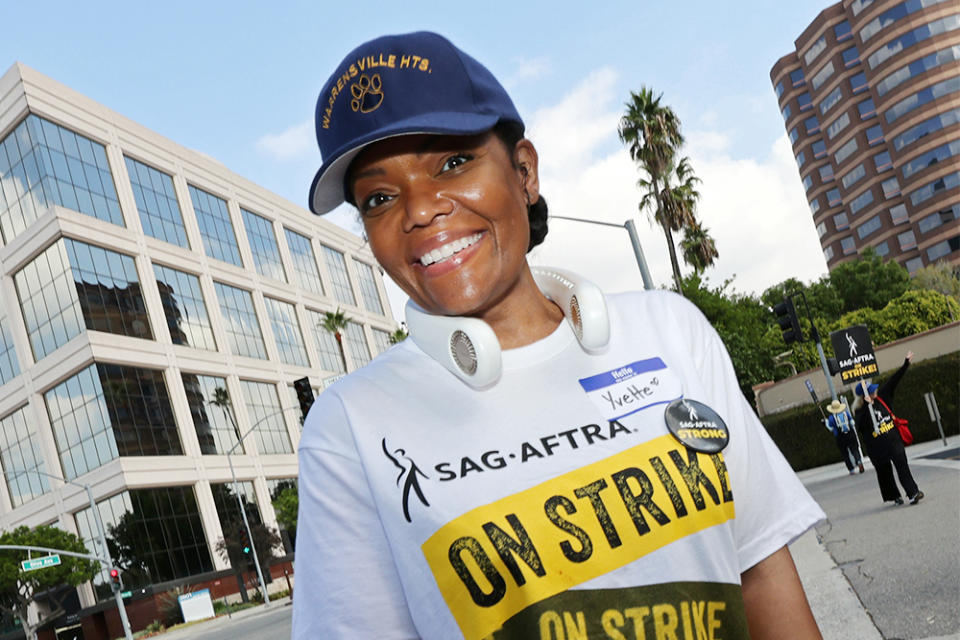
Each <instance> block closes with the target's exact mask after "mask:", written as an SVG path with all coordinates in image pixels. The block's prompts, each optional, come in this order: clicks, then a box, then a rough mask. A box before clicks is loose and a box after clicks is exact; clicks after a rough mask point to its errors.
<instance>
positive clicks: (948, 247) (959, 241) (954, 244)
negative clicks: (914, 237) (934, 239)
mask: <svg viewBox="0 0 960 640" xmlns="http://www.w3.org/2000/svg"><path fill="white" fill-rule="evenodd" d="M957 250H960V236H954V237H953V238H950V239H949V240H944V241H943V242H938V243H937V244H935V245H933V246H932V247H930V248H929V249H927V262H928V263H929V264H933V263H934V262H936V261H937V260H939V259H940V258H945V257H947V256H948V255H950V254H951V253H953V252H954V251H957Z"/></svg>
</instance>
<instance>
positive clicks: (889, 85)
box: [876, 45, 960, 97]
mask: <svg viewBox="0 0 960 640" xmlns="http://www.w3.org/2000/svg"><path fill="white" fill-rule="evenodd" d="M957 60H960V45H953V46H952V47H947V48H946V49H943V50H942V51H937V52H935V53H931V54H930V55H927V56H924V57H922V58H920V59H919V60H914V61H913V62H911V63H910V64H905V65H903V66H902V67H900V68H899V69H897V70H896V71H893V72H891V73H890V74H888V75H887V77H885V78H884V79H883V80H881V81H880V82H878V83H877V84H876V89H877V95H878V96H880V97H883V96H884V95H886V94H887V92H889V91H890V90H891V89H894V88H895V87H898V86H900V84H901V83H903V82H906V81H907V80H909V79H910V78H915V77H917V76H919V75H920V74H922V73H925V72H927V71H930V70H931V69H936V68H937V67H939V66H941V65H944V64H948V63H951V62H956V61H957Z"/></svg>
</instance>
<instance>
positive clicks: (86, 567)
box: [0, 525, 100, 640]
mask: <svg viewBox="0 0 960 640" xmlns="http://www.w3.org/2000/svg"><path fill="white" fill-rule="evenodd" d="M0 545H19V546H28V547H29V546H32V547H48V548H50V549H60V550H63V551H73V552H76V553H89V552H88V551H87V548H86V547H85V546H84V544H83V542H82V541H81V540H80V539H79V538H78V537H77V536H75V535H74V534H72V533H68V532H66V531H63V530H62V529H58V528H56V527H52V526H48V525H43V526H39V527H36V528H34V529H31V528H29V527H17V528H16V529H14V530H12V531H4V532H3V533H2V534H0ZM33 555H34V556H37V555H45V552H34V553H33ZM27 557H28V552H26V551H17V550H6V549H3V550H0V611H3V612H4V613H6V614H8V615H11V616H16V617H17V618H18V619H19V620H20V625H21V626H22V627H23V632H24V634H25V635H26V637H27V640H36V637H37V629H38V628H40V627H41V626H43V625H44V624H45V623H46V622H48V621H49V620H52V619H53V618H56V617H58V616H60V615H62V614H63V613H64V608H63V602H64V600H65V599H66V597H67V596H69V595H70V592H71V590H72V589H71V587H76V586H77V585H79V584H82V583H84V582H87V581H88V580H91V579H93V576H94V574H96V572H97V571H98V570H99V568H100V564H99V563H98V562H95V561H93V560H87V559H85V558H75V557H72V556H67V555H62V556H60V564H59V565H56V566H54V567H47V568H45V569H35V570H33V571H24V570H23V569H22V567H21V565H20V562H21V561H23V560H26V559H27ZM38 600H41V601H42V602H43V604H44V606H40V607H38V610H39V618H38V619H37V620H36V621H34V622H32V623H31V621H30V619H29V618H28V616H27V612H28V610H29V609H30V605H31V604H33V603H34V602H37V601H38Z"/></svg>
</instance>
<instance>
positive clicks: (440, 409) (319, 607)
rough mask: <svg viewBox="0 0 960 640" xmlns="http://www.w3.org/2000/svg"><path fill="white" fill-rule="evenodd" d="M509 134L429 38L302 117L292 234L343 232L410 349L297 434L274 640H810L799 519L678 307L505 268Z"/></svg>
mask: <svg viewBox="0 0 960 640" xmlns="http://www.w3.org/2000/svg"><path fill="white" fill-rule="evenodd" d="M523 130H524V127H523V121H522V120H521V118H520V116H519V114H518V113H517V112H516V109H515V108H514V106H513V104H512V102H511V100H510V98H509V96H507V94H506V92H505V91H504V89H503V87H502V86H501V85H500V84H499V83H498V82H497V81H496V79H495V78H494V77H493V76H492V75H491V74H490V72H489V71H487V69H485V68H484V67H483V66H482V65H480V64H479V63H478V62H477V61H476V60H474V59H473V58H471V57H469V56H468V55H466V54H465V53H463V52H462V51H460V50H459V49H457V48H456V47H454V46H453V45H452V44H451V43H449V42H448V41H447V40H445V39H443V38H442V37H440V36H438V35H436V34H432V33H413V34H406V35H400V36H386V37H382V38H378V39H376V40H373V41H370V42H367V43H365V44H363V45H361V46H360V47H358V48H357V49H356V50H354V51H353V52H351V53H350V54H349V55H348V56H347V57H346V58H345V59H344V61H343V62H342V63H341V64H340V66H339V67H338V68H337V70H336V71H335V73H334V74H333V76H331V78H330V80H328V82H327V84H326V85H325V87H324V88H323V90H322V92H321V94H320V98H319V101H318V105H317V138H318V141H319V144H320V149H321V152H322V154H323V158H324V164H323V166H322V167H321V169H320V171H319V172H318V174H317V177H316V178H315V179H314V182H313V185H312V187H311V198H310V200H311V208H312V209H313V211H314V212H315V213H318V214H323V213H326V212H327V211H329V210H331V209H332V208H334V207H335V206H337V205H338V204H340V203H341V202H343V201H344V200H346V201H348V202H351V203H353V204H354V205H355V206H356V207H357V209H358V211H359V213H360V216H361V219H362V221H363V225H364V228H365V230H366V234H367V237H368V238H369V241H370V247H371V249H372V251H373V253H374V255H375V256H376V258H377V260H378V261H379V262H380V264H381V265H382V267H383V268H384V269H385V270H386V271H387V272H388V273H389V275H390V277H391V278H393V279H394V281H395V282H396V283H397V284H399V285H400V287H401V288H402V289H403V290H404V291H405V292H406V293H407V294H408V295H409V296H410V298H411V304H409V305H408V310H407V320H408V325H409V327H410V332H411V333H410V338H411V339H409V340H406V341H404V342H402V343H401V344H399V345H397V346H395V347H393V348H391V349H390V350H388V351H387V352H386V353H384V354H382V355H381V356H380V357H378V358H376V359H375V360H374V361H373V362H372V363H370V364H369V365H368V366H366V367H364V368H362V369H360V370H358V371H355V372H354V373H352V374H351V375H349V376H347V377H346V378H344V379H343V380H342V381H340V382H338V383H337V384H336V385H334V386H332V387H331V388H330V389H328V390H326V391H325V392H324V393H323V394H321V396H320V397H319V398H318V399H317V401H316V403H315V404H314V406H313V408H312V409H311V411H310V414H309V416H308V417H307V420H306V423H305V426H304V433H303V438H302V440H301V444H300V451H299V454H300V515H299V523H300V524H299V527H298V539H297V577H298V588H297V595H296V598H295V602H294V616H293V635H294V637H295V638H298V639H306V638H437V639H442V640H448V639H451V638H468V639H471V640H481V639H484V638H493V639H495V640H503V639H508V638H525V639H526V638H559V637H566V638H574V637H583V638H586V637H591V638H593V637H612V638H616V637H643V636H644V635H646V637H664V636H665V635H676V636H677V637H705V636H707V635H716V636H717V637H725V638H737V637H746V635H747V629H748V627H749V633H750V634H751V635H752V636H753V637H755V638H783V637H791V638H819V637H820V635H819V632H818V630H817V627H816V623H815V622H814V620H813V617H812V615H811V613H810V610H809V607H808V605H807V603H806V599H805V597H804V594H803V590H802V587H801V585H800V582H799V579H798V577H797V573H796V570H795V568H794V565H793V561H792V559H791V557H790V554H789V552H788V550H787V548H786V546H785V545H786V544H787V543H789V542H790V541H791V540H792V539H794V538H795V537H797V536H799V535H800V534H801V533H803V532H804V531H805V530H806V529H808V528H809V527H810V526H811V525H812V524H813V523H815V522H816V521H818V520H819V519H821V518H823V513H822V511H821V510H820V509H819V507H818V506H817V505H816V504H815V503H814V502H813V501H812V499H811V498H810V497H809V495H808V494H807V493H806V491H805V490H804V489H803V487H802V486H801V485H800V483H799V481H798V480H797V478H796V476H795V475H794V474H793V472H792V471H791V470H790V468H789V466H788V465H787V464H786V462H785V461H784V459H783V457H782V456H781V455H780V454H779V452H778V451H777V449H776V447H775V446H774V445H773V443H772V442H771V441H770V439H769V438H768V437H767V435H766V433H765V432H764V430H763V428H762V426H761V425H760V423H759V421H758V420H757V419H756V417H755V416H754V414H753V413H752V411H751V410H750V407H749V405H747V403H746V402H745V401H744V399H743V397H742V395H741V394H740V392H739V388H738V386H737V382H736V379H735V377H734V372H733V368H732V366H731V364H730V360H729V357H728V356H727V353H726V351H725V350H724V348H723V345H722V343H721V341H720V339H719V338H718V336H717V335H716V333H715V332H714V331H713V330H712V328H711V327H710V326H709V324H708V323H707V322H706V320H705V319H704V318H703V316H702V315H700V314H699V312H698V311H697V310H696V309H695V308H694V307H693V306H692V305H690V304H689V303H687V302H686V301H685V300H683V299H682V298H680V297H678V296H675V295H673V294H670V293H667V292H647V293H643V294H625V295H619V296H606V297H605V296H602V295H601V294H599V292H598V291H596V290H595V288H592V285H590V284H589V283H586V282H583V281H581V280H579V279H578V278H577V277H576V276H572V275H571V274H562V273H555V272H541V273H536V274H535V273H534V271H533V270H532V269H531V268H530V266H529V265H528V264H527V260H526V252H527V251H528V250H529V249H530V248H532V247H533V246H535V245H536V244H538V243H539V242H541V241H542V240H543V237H544V235H545V234H546V203H545V202H544V200H543V198H542V197H541V196H540V191H539V187H540V185H539V182H538V171H537V169H538V157H537V152H536V149H535V148H534V146H533V144H532V143H531V142H530V141H529V140H527V139H525V138H523ZM542 290H547V291H549V292H551V293H550V297H548V296H547V295H544V293H543V292H542ZM565 318H566V319H565ZM664 407H667V409H666V410H665V408H664ZM668 429H669V430H668ZM672 434H673V435H672ZM734 507H735V508H734ZM741 584H742V587H741ZM708 632H709V633H708Z"/></svg>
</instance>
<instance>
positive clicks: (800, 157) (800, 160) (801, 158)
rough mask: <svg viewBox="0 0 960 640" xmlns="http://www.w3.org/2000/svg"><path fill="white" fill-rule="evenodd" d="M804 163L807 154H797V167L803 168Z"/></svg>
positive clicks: (800, 152) (801, 152)
mask: <svg viewBox="0 0 960 640" xmlns="http://www.w3.org/2000/svg"><path fill="white" fill-rule="evenodd" d="M806 161H807V154H805V153H804V152H803V151H799V152H797V166H798V167H803V163H805V162H806Z"/></svg>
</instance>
